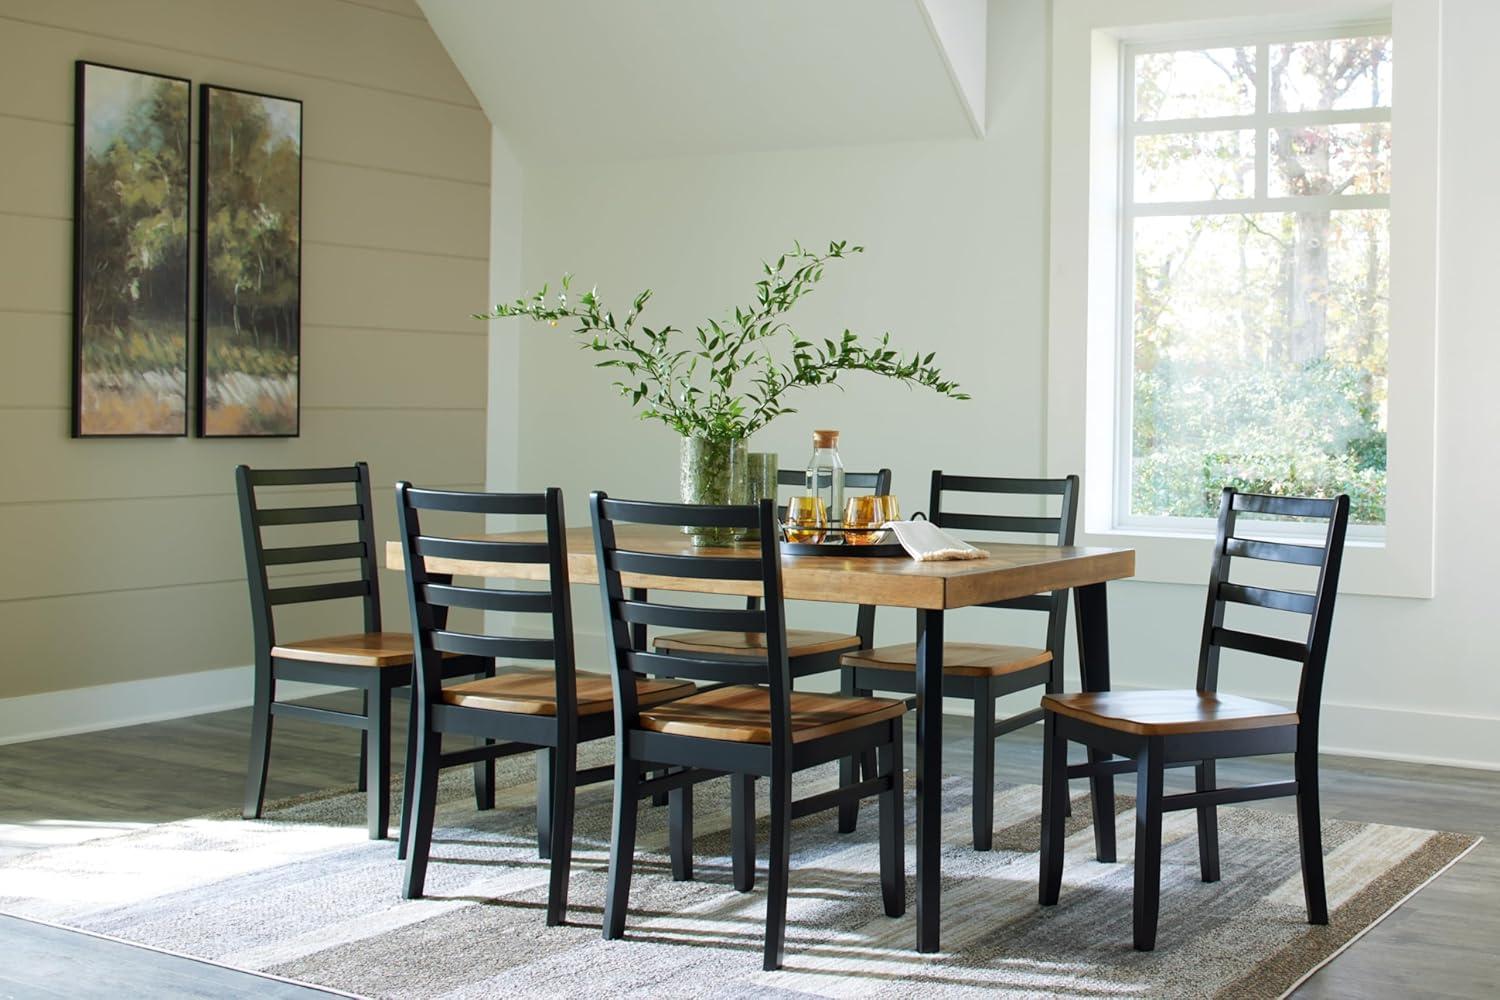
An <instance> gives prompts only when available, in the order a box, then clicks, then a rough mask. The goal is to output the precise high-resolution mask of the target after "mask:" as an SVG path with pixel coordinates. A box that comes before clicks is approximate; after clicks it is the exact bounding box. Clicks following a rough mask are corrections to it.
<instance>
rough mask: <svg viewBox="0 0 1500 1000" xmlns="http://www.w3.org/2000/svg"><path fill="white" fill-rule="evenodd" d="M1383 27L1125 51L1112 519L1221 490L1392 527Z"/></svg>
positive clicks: (1137, 523) (1208, 507) (1183, 516)
mask: <svg viewBox="0 0 1500 1000" xmlns="http://www.w3.org/2000/svg"><path fill="white" fill-rule="evenodd" d="M1392 52H1393V49H1392V43H1391V36H1390V33H1389V31H1388V30H1385V31H1384V32H1381V31H1378V30H1370V29H1363V30H1360V31H1350V30H1345V31H1343V32H1339V33H1323V34H1321V35H1307V34H1304V35H1298V36H1291V37H1287V36H1280V37H1277V36H1268V37H1264V38H1261V39H1255V40H1245V39H1235V40H1231V41H1228V42H1225V43H1216V44H1209V45H1202V44H1200V45H1195V46H1186V45H1184V44H1183V43H1178V44H1175V45H1132V46H1127V47H1125V48H1124V49H1123V51H1122V58H1121V60H1120V68H1121V89H1122V95H1121V106H1122V110H1123V128H1122V130H1121V132H1120V136H1121V158H1120V159H1121V165H1120V193H1121V198H1120V212H1121V225H1120V237H1119V238H1120V261H1121V265H1120V266H1121V274H1120V284H1119V286H1118V287H1119V290H1120V294H1119V300H1120V303H1121V312H1120V319H1119V335H1120V346H1119V349H1118V354H1117V358H1118V363H1117V366H1116V367H1117V376H1118V379H1119V384H1118V386H1117V388H1116V390H1115V393H1116V396H1115V398H1116V405H1117V407H1118V412H1117V416H1116V420H1115V430H1116V440H1115V442H1114V449H1115V460H1114V465H1115V473H1116V474H1115V483H1116V496H1115V497H1114V508H1115V509H1114V517H1113V518H1112V520H1113V521H1114V523H1115V524H1116V525H1117V526H1120V527H1142V528H1161V529H1168V530H1170V529H1172V528H1174V527H1193V526H1196V525H1197V524H1200V523H1201V522H1200V521H1199V520H1198V519H1203V518H1211V517H1213V516H1214V515H1215V513H1216V512H1217V507H1218V494H1219V491H1220V489H1221V488H1222V487H1223V486H1225V485H1233V486H1236V487H1237V488H1240V489H1245V490H1253V491H1256V492H1267V493H1287V494H1303V495H1319V496H1332V495H1335V494H1337V493H1341V492H1346V493H1348V494H1349V495H1350V497H1351V500H1352V501H1353V503H1352V518H1351V519H1352V521H1353V522H1354V523H1355V524H1357V525H1365V526H1369V527H1367V528H1366V530H1365V532H1364V534H1365V535H1366V536H1367V537H1369V536H1371V535H1375V536H1378V535H1380V534H1381V533H1383V526H1384V525H1385V522H1386V507H1387V474H1386V430H1387V427H1386V418H1387V409H1386V399H1387V388H1388V380H1387V346H1388V339H1389V331H1390V312H1389V304H1390V261H1391V256H1390V250H1391V241H1390V221H1391V212H1390V199H1391V97H1392Z"/></svg>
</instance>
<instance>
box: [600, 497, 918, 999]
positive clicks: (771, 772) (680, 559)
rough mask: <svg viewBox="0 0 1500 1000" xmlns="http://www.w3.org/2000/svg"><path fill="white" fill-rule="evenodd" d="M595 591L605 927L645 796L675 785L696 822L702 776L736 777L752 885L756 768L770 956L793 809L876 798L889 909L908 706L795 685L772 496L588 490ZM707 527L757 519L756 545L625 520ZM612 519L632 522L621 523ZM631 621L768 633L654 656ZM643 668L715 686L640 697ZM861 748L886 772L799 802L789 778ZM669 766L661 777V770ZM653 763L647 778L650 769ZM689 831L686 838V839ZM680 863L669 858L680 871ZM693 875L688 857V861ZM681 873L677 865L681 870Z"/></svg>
mask: <svg viewBox="0 0 1500 1000" xmlns="http://www.w3.org/2000/svg"><path fill="white" fill-rule="evenodd" d="M589 504H590V512H591V515H592V519H593V525H594V547H595V552H596V555H597V558H598V562H599V579H600V593H601V596H602V599H603V602H604V616H605V621H606V625H607V627H608V629H609V634H608V636H607V639H606V641H607V644H608V646H609V655H610V665H611V667H612V669H613V671H614V712H615V804H614V829H613V839H612V841H611V844H610V854H609V887H608V894H607V896H606V898H605V903H604V937H605V938H606V939H615V938H619V937H621V936H622V935H623V934H624V932H625V914H626V909H627V907H628V905H629V897H630V882H631V872H632V869H633V867H634V863H635V835H636V818H637V814H638V812H639V804H640V800H641V799H642V798H646V797H650V796H651V795H652V794H654V793H655V792H656V791H658V790H664V791H668V792H669V794H670V795H671V796H673V797H674V804H675V803H676V802H679V801H686V802H687V803H688V806H687V808H686V809H684V810H683V811H682V812H681V815H683V816H685V817H687V819H688V820H689V821H690V820H691V800H690V795H691V791H692V787H693V785H694V784H696V783H697V782H700V781H704V780H707V779H710V778H716V777H721V776H725V775H728V776H729V778H730V811H731V824H732V832H731V842H732V848H731V856H732V865H733V877H734V886H735V888H736V889H738V890H740V891H747V890H748V889H749V888H750V886H751V884H752V879H751V877H750V873H751V872H752V871H753V868H754V857H755V855H754V842H753V838H754V830H755V826H754V824H753V823H748V822H744V819H745V816H746V815H747V813H746V810H747V807H748V804H749V802H750V799H751V796H752V794H753V781H754V779H755V778H756V777H760V778H764V779H766V780H767V782H768V784H769V787H770V800H771V801H770V877H769V891H768V894H767V900H766V934H765V946H764V951H763V966H764V968H766V969H767V970H770V969H777V968H780V966H781V964H782V959H783V956H784V953H785V941H786V909H787V890H788V879H789V874H790V873H789V856H790V850H791V823H792V818H793V817H801V816H807V815H811V814H813V813H818V812H822V811H824V810H827V809H833V808H836V807H837V806H839V805H840V804H842V803H844V802H847V801H851V800H856V801H857V800H859V799H861V798H867V797H869V796H878V800H879V814H880V822H879V828H880V829H879V838H880V845H879V857H880V886H881V895H882V898H883V902H884V906H885V912H886V914H887V915H889V916H900V915H901V914H902V912H903V911H904V908H905V900H906V887H905V882H906V878H905V847H904V843H903V839H904V817H903V805H902V801H901V786H902V752H901V751H902V732H901V723H902V716H903V715H904V714H905V713H906V704H905V702H901V701H895V700H892V699H887V698H846V697H843V696H840V695H829V694H814V693H810V692H797V691H793V690H792V675H791V665H790V662H789V658H788V656H787V645H788V643H787V629H786V619H785V617H784V608H783V603H782V589H781V553H780V550H781V542H780V539H779V538H777V532H776V525H777V518H776V510H775V504H774V502H773V501H772V500H770V499H765V500H762V501H761V502H760V504H759V505H758V506H740V507H735V506H730V507H714V506H707V507H705V506H691V505H684V504H658V503H645V502H639V501H630V500H612V499H610V498H609V497H608V496H606V495H605V494H604V493H598V492H596V493H593V494H591V496H590V498H589ZM633 525H668V526H680V525H702V526H705V527H717V528H741V529H744V528H756V529H759V531H760V541H759V551H758V552H757V553H756V554H755V555H754V556H750V555H743V556H733V555H696V554H677V555H673V554H662V553H659V552H650V551H639V550H638V549H636V548H633V547H632V540H631V536H630V535H629V534H628V531H629V526H633ZM617 526H620V527H622V528H624V530H620V531H617ZM625 574H631V575H632V577H633V579H634V580H638V579H639V578H640V577H642V576H646V577H668V578H675V580H676V581H679V582H676V583H674V584H673V585H674V587H682V586H683V584H684V583H685V582H688V581H692V582H695V583H696V584H698V586H699V589H701V591H702V592H708V593H712V592H716V591H717V592H724V591H725V590H728V591H729V592H731V593H733V592H739V593H744V592H745V591H746V590H752V591H756V592H757V594H756V596H759V597H760V598H761V601H760V604H759V606H758V607H756V608H743V607H742V608H730V609H726V608H704V607H688V606H684V605H682V604H679V603H676V600H677V599H676V598H675V596H671V595H669V600H665V601H664V600H662V599H661V598H660V592H657V599H656V600H651V599H650V594H649V593H648V594H647V595H646V596H644V597H637V596H628V594H633V593H634V592H633V591H631V592H627V589H626V587H625V586H624V584H623V583H622V577H623V576H624V575H625ZM637 626H662V627H667V628H688V629H693V628H697V629H709V630H722V631H731V632H737V633H745V634H752V635H757V636H761V637H763V638H762V640H761V645H760V648H763V649H764V650H765V654H764V656H763V657H761V658H758V659H752V658H750V657H748V656H747V657H739V658H732V659H731V658H723V657H713V656H698V655H692V654H688V653H683V652H678V653H676V654H674V655H670V656H669V655H666V654H663V653H659V652H647V651H646V649H645V648H644V647H642V646H638V645H637V644H636V642H635V636H634V634H633V633H634V629H635V628H636V627H637ZM644 675H653V676H663V677H680V678H690V679H693V680H698V681H704V682H707V683H708V684H710V685H711V686H710V687H708V688H705V689H703V690H700V691H699V692H698V693H697V694H694V695H690V696H689V697H686V698H680V699H676V700H674V701H671V702H668V703H665V704H661V705H645V704H642V702H641V700H640V697H639V694H638V692H639V684H640V683H641V678H642V677H643V676H644ZM866 750H874V751H875V752H876V753H877V755H878V771H879V773H878V774H875V775H872V776H870V777H868V778H865V779H864V780H862V781H860V782H858V783H856V784H854V785H851V786H844V787H837V788H834V789H831V790H829V791H825V792H821V793H817V794H814V795H810V796H807V797H806V798H803V799H799V800H796V801H794V800H793V799H792V775H793V773H795V772H797V771H802V770H805V769H807V768H809V767H814V766H816V765H818V764H823V763H826V762H829V761H833V760H837V759H841V758H847V757H854V756H858V755H859V754H861V753H863V752H864V751H866ZM663 769H665V773H662V771H663ZM648 772H650V776H648ZM689 839H690V838H689ZM677 867H678V865H677V863H676V862H675V860H674V870H675V869H676V868H677ZM685 867H686V868H687V874H689V875H690V874H691V858H687V859H685ZM674 873H675V872H674Z"/></svg>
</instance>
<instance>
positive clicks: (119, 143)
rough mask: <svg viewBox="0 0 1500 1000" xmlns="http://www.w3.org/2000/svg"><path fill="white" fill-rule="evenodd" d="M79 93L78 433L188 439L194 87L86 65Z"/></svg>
mask: <svg viewBox="0 0 1500 1000" xmlns="http://www.w3.org/2000/svg"><path fill="white" fill-rule="evenodd" d="M82 86H83V93H82V102H81V104H82V108H81V110H82V117H81V119H80V121H79V124H78V127H79V128H80V129H81V130H83V134H82V136H81V138H82V140H83V143H82V147H83V159H82V163H81V164H80V166H81V176H80V183H81V185H82V190H81V192H80V194H81V198H80V207H79V219H78V230H79V242H78V254H79V260H78V268H79V270H78V278H79V280H78V302H77V308H78V316H77V323H78V329H79V341H78V351H79V372H80V384H79V386H78V393H79V397H78V420H79V424H78V427H79V430H80V431H81V432H82V433H84V434H153V433H155V434H171V433H181V431H182V429H183V419H184V412H185V409H186V398H185V393H184V383H185V380H186V369H187V340H186V323H187V315H186V310H187V281H188V271H187V260H188V258H187V240H188V219H187V208H188V176H189V174H188V156H189V150H190V142H189V137H188V114H189V111H188V106H189V89H188V85H187V83H186V82H184V81H178V80H168V79H165V78H162V77H156V76H150V75H146V74H140V73H132V72H129V71H126V70H117V69H111V68H109V67H104V66H92V65H88V66H84V67H83V75H82Z"/></svg>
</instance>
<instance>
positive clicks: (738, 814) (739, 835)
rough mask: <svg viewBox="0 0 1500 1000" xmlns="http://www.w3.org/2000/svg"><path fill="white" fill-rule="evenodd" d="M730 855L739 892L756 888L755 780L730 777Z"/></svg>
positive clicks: (745, 775)
mask: <svg viewBox="0 0 1500 1000" xmlns="http://www.w3.org/2000/svg"><path fill="white" fill-rule="evenodd" d="M729 839H730V844H729V853H730V860H731V866H732V870H733V872H734V888H735V891H736V892H749V891H750V890H751V889H753V888H755V778H754V776H753V775H749V774H731V775H730V776H729Z"/></svg>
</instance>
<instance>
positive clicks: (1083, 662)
mask: <svg viewBox="0 0 1500 1000" xmlns="http://www.w3.org/2000/svg"><path fill="white" fill-rule="evenodd" d="M1073 596H1074V602H1073V605H1074V607H1075V608H1076V609H1077V612H1076V613H1077V616H1078V669H1079V672H1080V673H1081V674H1082V675H1083V689H1084V690H1085V691H1108V690H1109V605H1108V600H1107V595H1106V593H1105V589H1104V584H1102V583H1091V584H1089V585H1088V586H1087V587H1078V588H1076V589H1075V590H1074V591H1073ZM1088 753H1089V762H1090V763H1098V762H1100V761H1105V760H1109V759H1110V756H1111V755H1110V754H1109V753H1107V752H1105V751H1103V750H1095V749H1094V748H1092V747H1090V748H1089V752H1088ZM1089 798H1090V799H1091V800H1092V802H1093V807H1094V854H1095V856H1096V857H1098V859H1099V860H1100V861H1104V862H1109V861H1114V860H1115V776H1114V775H1113V774H1095V775H1093V776H1091V777H1090V778H1089Z"/></svg>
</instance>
